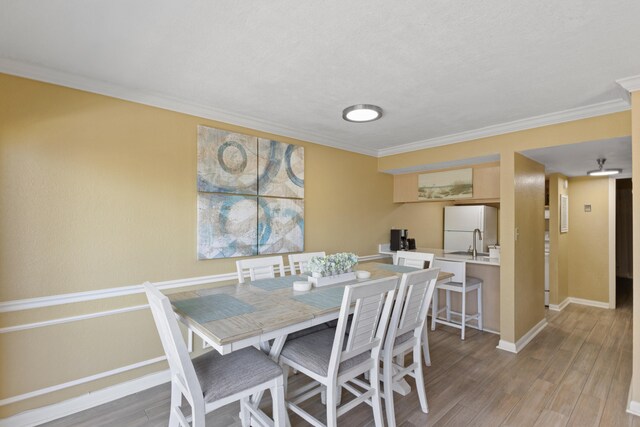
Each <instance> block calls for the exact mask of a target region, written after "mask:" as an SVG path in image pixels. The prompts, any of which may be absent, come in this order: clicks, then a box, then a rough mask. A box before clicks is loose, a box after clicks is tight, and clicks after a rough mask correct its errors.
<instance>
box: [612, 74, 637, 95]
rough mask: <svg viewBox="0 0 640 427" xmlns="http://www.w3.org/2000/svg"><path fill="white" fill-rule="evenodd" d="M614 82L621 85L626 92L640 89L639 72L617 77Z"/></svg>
mask: <svg viewBox="0 0 640 427" xmlns="http://www.w3.org/2000/svg"><path fill="white" fill-rule="evenodd" d="M616 83H618V84H619V85H620V86H622V88H623V89H624V90H626V91H627V92H635V91H637V90H640V74H639V75H637V76H630V77H625V78H622V79H618V80H616Z"/></svg>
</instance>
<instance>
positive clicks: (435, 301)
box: [431, 288, 438, 331]
mask: <svg viewBox="0 0 640 427" xmlns="http://www.w3.org/2000/svg"><path fill="white" fill-rule="evenodd" d="M431 304H432V305H431V330H432V331H435V330H436V317H438V288H436V290H435V291H434V292H433V302H432V303H431Z"/></svg>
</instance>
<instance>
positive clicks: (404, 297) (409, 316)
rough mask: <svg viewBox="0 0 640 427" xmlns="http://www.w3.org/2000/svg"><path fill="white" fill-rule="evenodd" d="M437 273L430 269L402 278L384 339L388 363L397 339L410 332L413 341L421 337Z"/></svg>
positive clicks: (435, 270) (406, 274)
mask: <svg viewBox="0 0 640 427" xmlns="http://www.w3.org/2000/svg"><path fill="white" fill-rule="evenodd" d="M439 272H440V269H439V268H430V269H428V270H421V271H414V272H411V273H404V274H403V275H402V279H400V286H398V292H397V295H396V302H395V304H394V307H393V314H392V315H391V320H390V321H389V329H388V330H387V335H386V338H385V345H384V351H385V358H386V360H391V359H390V357H391V355H392V353H393V347H394V344H395V341H396V338H397V337H398V336H400V335H402V334H405V333H407V332H410V331H413V332H414V334H413V336H414V337H415V338H417V339H418V340H419V339H420V337H422V331H423V329H424V324H425V322H426V319H427V311H428V310H429V305H430V304H431V298H432V297H433V292H434V290H435V288H436V282H437V281H438V273H439Z"/></svg>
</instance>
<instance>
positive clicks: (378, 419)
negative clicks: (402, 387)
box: [369, 363, 395, 427]
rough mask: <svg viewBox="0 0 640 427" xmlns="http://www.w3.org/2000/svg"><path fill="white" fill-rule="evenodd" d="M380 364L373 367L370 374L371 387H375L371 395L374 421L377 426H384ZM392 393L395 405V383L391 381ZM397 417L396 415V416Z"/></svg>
mask: <svg viewBox="0 0 640 427" xmlns="http://www.w3.org/2000/svg"><path fill="white" fill-rule="evenodd" d="M378 368H379V367H378V364H377V363H376V365H375V366H374V367H373V369H371V371H370V373H369V376H370V378H371V381H370V382H369V384H371V388H372V389H373V395H372V396H371V406H372V408H373V421H374V423H375V426H376V427H384V420H383V419H382V404H381V403H380V373H379V372H378ZM390 385H391V387H390V389H391V391H390V393H391V402H392V403H391V405H393V383H392V382H390ZM394 417H395V416H394Z"/></svg>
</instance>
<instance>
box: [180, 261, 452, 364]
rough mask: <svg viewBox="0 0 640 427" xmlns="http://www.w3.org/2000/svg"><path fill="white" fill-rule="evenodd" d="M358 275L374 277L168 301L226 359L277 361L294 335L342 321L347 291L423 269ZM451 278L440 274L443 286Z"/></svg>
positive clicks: (208, 290) (287, 280)
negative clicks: (249, 354)
mask: <svg viewBox="0 0 640 427" xmlns="http://www.w3.org/2000/svg"><path fill="white" fill-rule="evenodd" d="M358 270H364V271H368V272H369V273H371V276H370V277H369V278H366V279H353V280H349V281H345V282H341V283H338V284H335V285H329V286H323V287H318V288H316V287H313V288H312V289H311V290H309V291H302V292H300V291H294V290H293V282H295V281H307V278H308V276H306V275H304V274H303V275H289V276H282V277H274V278H268V279H259V280H253V281H246V282H245V283H235V284H231V285H226V286H219V285H212V286H211V287H206V286H205V287H204V288H199V289H196V290H192V291H186V292H178V293H171V294H168V295H167V296H168V298H169V300H170V301H171V304H172V307H173V309H174V311H175V313H176V316H177V317H178V319H179V320H180V321H181V322H183V323H184V324H185V325H186V326H187V328H188V329H189V330H190V331H192V332H193V333H194V334H196V335H197V336H199V337H200V338H201V339H202V340H203V342H204V343H206V344H207V345H209V346H211V347H213V348H214V349H215V350H216V351H218V352H219V353H220V354H229V353H232V352H234V351H236V350H239V349H242V348H245V347H248V346H259V347H260V348H261V349H262V350H263V351H265V352H266V353H268V354H269V355H270V356H271V357H272V358H273V359H274V360H276V361H277V359H278V357H279V355H280V351H281V350H282V347H283V346H284V343H285V341H286V338H287V336H288V335H289V334H291V333H293V332H297V331H300V330H303V329H307V328H311V327H313V326H316V325H322V324H323V323H326V322H329V321H331V320H335V319H337V318H338V315H339V313H340V306H341V303H342V296H343V294H344V288H345V286H347V285H350V284H356V283H366V282H369V281H372V280H376V279H381V278H386V277H392V276H396V277H400V276H401V275H402V273H405V272H411V271H416V270H418V269H416V268H412V267H405V266H400V265H393V264H384V263H378V262H367V263H362V264H358ZM451 276H452V274H451V273H447V272H440V274H439V276H438V281H439V282H441V281H446V280H449V279H450V278H451ZM425 329H426V328H425Z"/></svg>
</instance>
